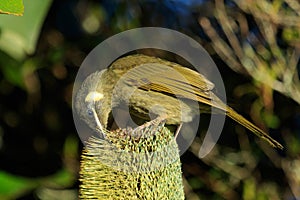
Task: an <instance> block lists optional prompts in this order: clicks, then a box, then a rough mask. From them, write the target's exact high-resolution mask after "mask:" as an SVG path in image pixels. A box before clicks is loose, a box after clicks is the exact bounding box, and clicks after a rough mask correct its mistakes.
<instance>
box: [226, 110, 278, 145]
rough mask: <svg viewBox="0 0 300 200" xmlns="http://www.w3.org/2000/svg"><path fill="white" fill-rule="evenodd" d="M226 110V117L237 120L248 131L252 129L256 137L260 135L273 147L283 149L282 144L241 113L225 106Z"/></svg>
mask: <svg viewBox="0 0 300 200" xmlns="http://www.w3.org/2000/svg"><path fill="white" fill-rule="evenodd" d="M226 112H227V113H226V114H227V115H228V117H230V118H231V119H233V120H234V121H236V122H238V123H239V124H241V125H242V126H244V127H246V128H247V129H249V130H250V131H252V132H253V133H254V134H255V135H257V136H258V137H260V138H262V139H263V140H265V141H266V142H268V143H269V144H270V145H271V146H273V147H275V148H279V149H283V146H282V145H281V144H280V143H279V142H277V141H276V140H274V139H273V138H272V137H271V136H269V135H268V134H267V133H265V132H264V131H263V130H261V129H260V128H258V127H257V126H255V125H254V124H252V123H251V122H249V121H248V120H247V119H245V118H244V117H243V116H242V115H240V114H238V113H237V112H235V111H234V110H233V109H232V108H230V107H228V106H227V109H226Z"/></svg>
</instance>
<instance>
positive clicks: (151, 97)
mask: <svg viewBox="0 0 300 200" xmlns="http://www.w3.org/2000/svg"><path fill="white" fill-rule="evenodd" d="M214 87H215V86H214V84H213V83H212V82H211V81H209V80H208V79H207V78H206V77H205V76H204V75H202V74H200V73H199V72H197V71H194V70H192V69H190V68H187V67H184V66H182V65H180V64H177V63H175V62H171V61H168V60H165V59H162V58H158V57H154V56H148V55H144V54H133V55H128V56H125V57H121V58H119V59H117V60H116V61H114V62H113V63H112V64H111V65H110V66H109V67H108V68H106V69H102V70H99V71H96V72H94V73H92V74H90V75H89V76H88V77H87V78H86V79H85V80H84V81H83V83H82V84H81V86H80V88H79V90H78V92H77V94H76V95H75V103H74V105H75V110H76V112H77V113H78V115H79V116H80V118H81V119H82V120H83V121H85V122H86V123H87V125H88V126H89V127H90V128H92V129H98V130H100V131H101V132H102V133H103V134H104V133H105V132H106V131H107V129H108V120H109V117H110V115H111V113H112V110H113V109H114V108H116V107H118V106H119V105H120V104H121V103H122V102H125V103H127V105H128V106H129V107H130V109H129V110H130V112H132V113H133V115H135V116H140V117H141V118H143V117H145V116H148V115H149V112H150V111H151V113H154V114H155V116H157V117H161V118H163V119H165V121H166V124H169V125H176V126H178V127H181V125H182V123H187V122H190V121H192V120H193V118H194V117H195V116H196V115H199V113H211V112H212V109H211V107H213V108H215V109H213V110H216V111H217V112H218V111H220V113H221V112H223V113H225V114H226V115H227V116H228V117H229V118H231V119H233V120H234V121H236V122H237V123H239V124H240V125H242V126H244V127H245V128H247V129H248V130H250V131H251V132H253V133H254V134H255V135H257V136H258V137H259V138H261V139H263V140H265V141H266V142H267V143H269V144H270V145H271V146H272V147H274V148H278V149H283V146H282V145H281V144H280V143H279V142H277V141H276V140H274V139H273V138H272V137H271V136H269V135H268V134H267V133H266V132H265V131H263V130H262V129H260V128H259V127H257V126H256V125H254V124H253V123H251V122H250V121H249V120H247V119H246V118H245V117H243V116H242V115H240V114H238V113H237V112H236V111H235V110H234V109H232V108H231V107H230V106H228V105H226V104H225V103H224V102H223V101H222V100H221V99H220V98H219V97H218V96H217V95H216V94H215V93H214ZM190 102H198V104H197V105H198V107H197V108H195V107H194V106H192V105H195V104H193V103H190ZM213 114H214V113H213ZM178 131H179V129H178Z"/></svg>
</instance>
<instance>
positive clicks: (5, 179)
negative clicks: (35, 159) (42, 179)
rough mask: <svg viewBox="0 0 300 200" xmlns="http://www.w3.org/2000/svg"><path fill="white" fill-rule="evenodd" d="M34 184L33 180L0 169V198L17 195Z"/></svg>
mask: <svg viewBox="0 0 300 200" xmlns="http://www.w3.org/2000/svg"><path fill="white" fill-rule="evenodd" d="M36 185H37V184H36V182H35V181H33V180H30V179H27V178H23V177H20V176H15V175H12V174H8V173H6V172H4V171H0V199H6V198H13V197H17V196H19V194H20V193H24V192H25V191H29V190H32V189H33V188H34V187H36Z"/></svg>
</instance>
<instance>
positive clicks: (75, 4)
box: [0, 0, 300, 200]
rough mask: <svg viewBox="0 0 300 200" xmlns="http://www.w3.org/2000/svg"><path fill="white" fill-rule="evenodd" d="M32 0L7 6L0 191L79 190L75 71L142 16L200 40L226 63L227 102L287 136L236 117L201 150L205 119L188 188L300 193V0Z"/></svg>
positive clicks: (218, 195) (19, 195) (1, 44)
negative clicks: (13, 9)
mask: <svg viewBox="0 0 300 200" xmlns="http://www.w3.org/2000/svg"><path fill="white" fill-rule="evenodd" d="M29 2H30V1H29V0H24V6H25V13H24V16H21V17H19V16H11V15H0V199H66V200H68V199H77V198H78V197H77V196H78V185H79V182H78V172H79V165H80V154H81V150H82V148H83V145H82V143H81V141H80V139H79V137H78V135H77V132H76V129H75V126H74V123H73V118H72V109H71V102H72V86H73V82H74V80H75V76H76V73H77V71H78V69H79V67H80V65H81V63H82V61H83V59H84V58H85V56H86V55H87V54H88V53H89V52H90V51H91V50H92V49H93V48H94V47H95V46H96V45H97V44H99V43H100V42H102V41H103V40H105V39H106V38H108V37H110V36H112V35H114V34H116V33H119V32H121V31H125V30H128V29H132V28H136V27H144V26H157V27H165V28H170V29H174V30H178V31H180V32H182V33H185V34H187V35H189V36H191V37H192V38H194V39H195V40H197V41H198V42H199V43H200V44H201V45H202V46H203V47H204V48H205V49H206V50H207V51H208V52H209V54H210V55H211V56H212V58H213V59H214V61H215V63H216V64H217V67H218V69H219V70H220V72H221V75H222V77H223V80H224V84H225V87H226V93H227V99H228V103H229V104H230V105H231V106H232V107H234V108H235V110H237V111H238V112H239V113H241V114H242V115H244V116H245V117H246V118H248V119H250V121H253V122H254V123H255V124H256V125H258V126H259V127H261V128H262V129H264V130H267V131H268V132H269V133H270V135H271V136H272V137H273V138H275V139H276V140H278V141H279V142H280V143H282V144H283V145H284V147H285V148H284V150H283V151H278V150H275V149H272V148H271V147H269V146H268V145H267V144H265V143H263V142H261V141H260V140H259V139H258V138H256V137H252V135H251V134H248V133H249V132H248V131H247V130H245V129H244V128H242V127H241V126H239V125H237V124H236V123H233V121H231V120H229V119H228V120H226V123H225V127H224V130H223V133H222V135H221V138H220V139H219V141H218V144H217V146H215V147H214V149H213V151H212V152H211V153H210V154H209V155H208V156H207V157H205V158H204V159H199V158H198V152H197V151H198V149H199V146H200V145H201V142H200V141H201V139H200V138H202V137H203V134H202V133H205V126H204V127H203V129H201V130H199V133H198V135H197V138H196V139H195V141H194V142H193V144H192V145H191V147H190V149H189V150H188V151H187V152H186V153H185V154H184V155H183V156H182V171H183V180H184V185H185V194H186V199H230V200H232V199H247V200H252V199H261V200H265V199H266V200H267V199H272V200H274V199H275V200H276V199H287V200H293V199H300V106H299V105H300V83H299V76H300V74H299V71H300V69H299V68H300V65H299V55H300V54H299V53H300V52H299V50H300V49H299V48H300V3H299V2H298V1H297V0H273V1H272V0H246V1H239V0H236V1H231V0H228V1H226V0H215V1H207V0H185V1H183V0H177V1H174V0H173V1H172V0H162V1H155V0H140V1H138V0H133V1H122V0H115V1H110V0H93V1H84V0H53V1H52V0H44V1H38V2H35V3H34V4H33V3H31V4H30V3H29ZM161 56H163V57H164V58H166V59H168V58H169V57H168V53H167V52H166V53H165V54H164V55H161ZM170 59H171V60H175V61H176V58H174V57H172V58H170ZM179 61H180V60H178V62H179ZM201 119H202V118H201ZM204 119H205V118H204ZM207 119H209V116H208V118H207Z"/></svg>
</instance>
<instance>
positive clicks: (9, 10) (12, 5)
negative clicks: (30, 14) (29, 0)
mask: <svg viewBox="0 0 300 200" xmlns="http://www.w3.org/2000/svg"><path fill="white" fill-rule="evenodd" d="M23 12H24V5H23V1H22V0H1V2H0V13H4V14H11V15H23Z"/></svg>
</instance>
